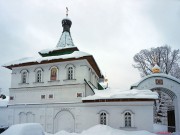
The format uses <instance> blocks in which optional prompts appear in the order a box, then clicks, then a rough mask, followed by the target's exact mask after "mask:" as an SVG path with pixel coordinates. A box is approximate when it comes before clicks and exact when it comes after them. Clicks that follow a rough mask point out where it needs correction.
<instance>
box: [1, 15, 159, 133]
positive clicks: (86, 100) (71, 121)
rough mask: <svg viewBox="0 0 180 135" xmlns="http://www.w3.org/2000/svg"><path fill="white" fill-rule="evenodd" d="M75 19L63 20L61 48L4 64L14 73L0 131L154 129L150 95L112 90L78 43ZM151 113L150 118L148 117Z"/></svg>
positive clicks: (149, 92)
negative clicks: (22, 127) (29, 126)
mask: <svg viewBox="0 0 180 135" xmlns="http://www.w3.org/2000/svg"><path fill="white" fill-rule="evenodd" d="M71 24H72V22H71V20H70V19H68V18H65V19H63V20H62V26H63V33H62V35H61V37H60V40H59V42H58V44H57V46H56V47H55V48H53V49H45V50H42V51H40V52H39V54H40V57H38V58H26V59H21V60H18V61H14V62H11V63H8V64H5V65H4V67H6V68H8V69H10V70H12V74H11V88H10V89H9V90H10V101H9V104H8V105H7V106H5V107H0V120H2V121H4V122H3V124H4V125H3V124H2V123H0V124H1V125H0V126H10V125H13V124H19V123H32V122H35V123H40V124H41V125H42V126H43V128H44V129H45V131H46V132H49V133H56V132H58V131H60V130H66V131H69V132H81V131H83V130H85V129H87V128H90V127H92V126H94V125H97V124H103V125H109V126H111V127H113V128H117V129H124V130H147V131H152V130H153V104H154V99H156V98H157V94H156V93H154V92H151V91H149V90H144V91H143V90H141V91H139V92H138V91H137V90H129V91H125V92H124V91H117V90H110V89H108V88H106V87H105V86H104V85H102V84H103V83H104V82H105V79H104V76H103V74H102V73H101V71H100V69H99V67H98V65H97V63H96V61H95V59H94V57H93V56H92V55H91V54H88V53H85V52H82V51H80V50H79V49H78V48H77V47H76V46H75V45H74V43H73V40H72V37H71V34H70V27H71ZM144 114H146V115H144Z"/></svg>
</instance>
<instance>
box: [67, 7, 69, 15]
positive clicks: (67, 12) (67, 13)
mask: <svg viewBox="0 0 180 135" xmlns="http://www.w3.org/2000/svg"><path fill="white" fill-rule="evenodd" d="M68 11H69V10H68V7H66V17H68Z"/></svg>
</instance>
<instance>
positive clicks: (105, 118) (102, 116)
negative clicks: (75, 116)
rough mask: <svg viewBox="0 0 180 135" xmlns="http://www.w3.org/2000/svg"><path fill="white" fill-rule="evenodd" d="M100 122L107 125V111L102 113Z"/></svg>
mask: <svg viewBox="0 0 180 135" xmlns="http://www.w3.org/2000/svg"><path fill="white" fill-rule="evenodd" d="M100 124H102V125H107V113H105V112H101V113H100Z"/></svg>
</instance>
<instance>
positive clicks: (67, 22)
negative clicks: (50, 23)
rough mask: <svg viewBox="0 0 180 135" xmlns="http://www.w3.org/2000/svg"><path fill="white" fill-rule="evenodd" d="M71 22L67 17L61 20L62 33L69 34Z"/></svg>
mask: <svg viewBox="0 0 180 135" xmlns="http://www.w3.org/2000/svg"><path fill="white" fill-rule="evenodd" d="M71 25H72V22H71V20H70V19H68V18H67V17H66V18H65V19H63V20H62V27H63V32H65V31H66V32H69V33H70V28H71Z"/></svg>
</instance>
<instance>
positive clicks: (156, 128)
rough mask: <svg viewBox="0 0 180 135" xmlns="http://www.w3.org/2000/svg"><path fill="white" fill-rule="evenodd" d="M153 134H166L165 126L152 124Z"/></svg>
mask: <svg viewBox="0 0 180 135" xmlns="http://www.w3.org/2000/svg"><path fill="white" fill-rule="evenodd" d="M153 129H154V133H158V132H167V131H168V129H167V125H161V124H153Z"/></svg>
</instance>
